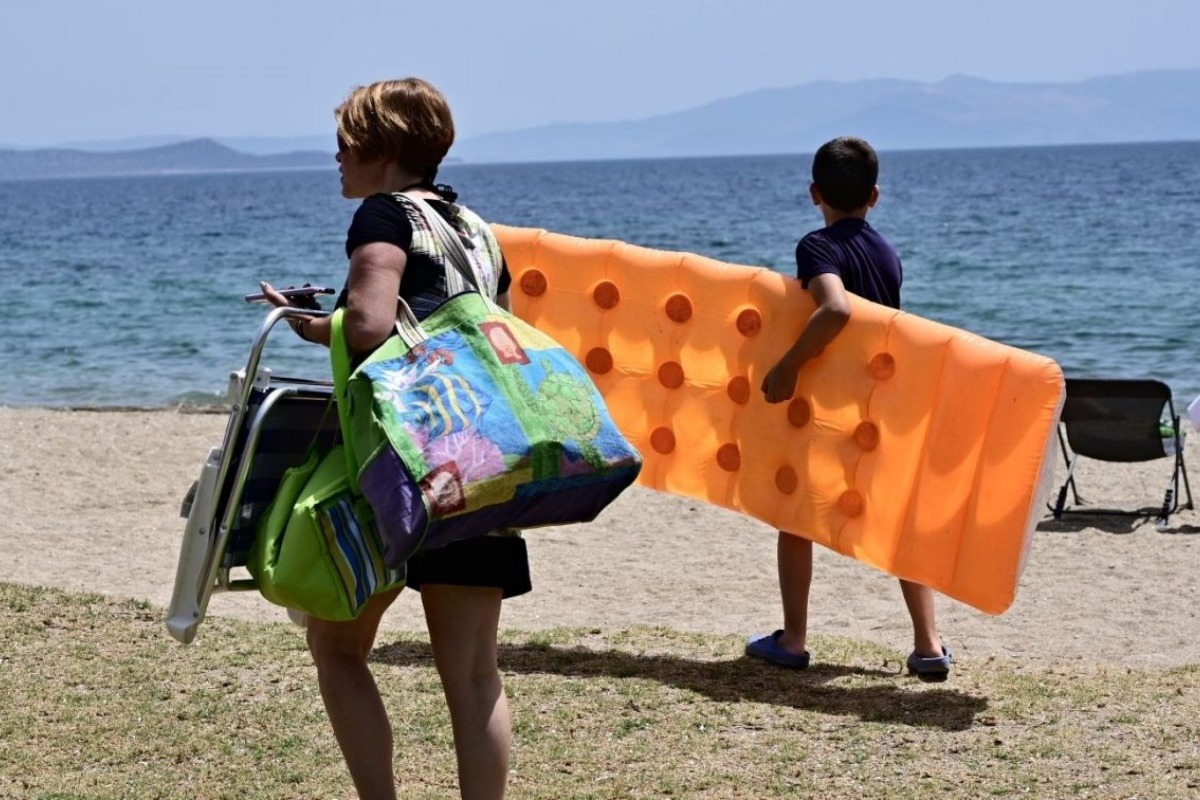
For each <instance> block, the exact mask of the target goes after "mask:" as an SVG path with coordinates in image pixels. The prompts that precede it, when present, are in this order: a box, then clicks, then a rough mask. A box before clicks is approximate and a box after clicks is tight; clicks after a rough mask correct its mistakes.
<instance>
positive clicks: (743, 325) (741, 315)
mask: <svg viewBox="0 0 1200 800" xmlns="http://www.w3.org/2000/svg"><path fill="white" fill-rule="evenodd" d="M737 330H738V333H740V334H741V335H742V336H746V337H750V336H757V335H758V332H759V331H761V330H762V314H761V313H759V310H758V309H757V308H744V309H742V310H741V311H739V312H738V315H737Z"/></svg>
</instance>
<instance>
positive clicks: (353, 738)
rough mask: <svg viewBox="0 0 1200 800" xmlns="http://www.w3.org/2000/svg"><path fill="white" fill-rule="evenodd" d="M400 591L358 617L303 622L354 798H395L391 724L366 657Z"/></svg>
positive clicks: (383, 595)
mask: <svg viewBox="0 0 1200 800" xmlns="http://www.w3.org/2000/svg"><path fill="white" fill-rule="evenodd" d="M399 593H400V590H399V589H395V590H392V591H388V592H382V593H380V594H377V595H375V596H374V597H372V598H371V599H370V600H369V601H367V605H366V608H364V609H363V611H362V613H361V614H359V616H358V618H357V619H353V620H350V621H348V622H327V621H325V620H320V619H316V618H309V619H308V620H307V624H306V628H307V635H308V650H309V652H310V653H311V654H312V658H313V662H314V663H315V664H316V665H317V683H318V684H319V685H320V687H321V699H322V700H324V701H325V713H326V714H328V715H329V722H330V724H332V725H333V734H334V736H335V737H336V738H337V742H338V745H339V746H340V747H341V749H342V756H343V757H344V758H345V759H346V766H347V767H348V768H349V769H350V777H351V778H352V779H353V780H354V787H355V788H356V789H357V790H358V796H359V797H361V798H364V800H365V798H371V800H375V798H382V799H383V800H393V798H395V797H396V782H395V778H394V776H393V772H392V726H391V723H390V722H389V721H388V716H387V709H386V708H385V707H384V705H383V698H382V697H380V695H379V687H378V686H377V685H376V683H375V676H374V675H372V674H371V669H370V667H368V666H367V658H368V657H369V656H370V654H371V648H372V647H373V646H374V643H375V633H376V631H377V630H378V629H379V621H380V620H381V619H382V618H383V612H384V611H386V610H387V608H388V606H389V605H391V604H392V601H393V600H395V599H396V595H398V594H399Z"/></svg>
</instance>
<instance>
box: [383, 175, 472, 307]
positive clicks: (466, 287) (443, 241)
mask: <svg viewBox="0 0 1200 800" xmlns="http://www.w3.org/2000/svg"><path fill="white" fill-rule="evenodd" d="M393 196H394V197H396V198H398V199H402V200H404V201H407V202H408V203H411V204H412V206H413V207H414V208H416V209H417V210H418V211H419V212H420V214H421V216H422V217H424V219H425V221H426V223H427V224H428V226H429V229H430V231H432V233H433V236H434V238H435V239H436V240H437V243H438V246H439V249H440V250H441V251H442V254H443V255H445V257H446V260H447V261H448V262H449V263H450V266H452V267H453V268H454V269H453V271H451V270H447V271H446V291H447V293H448V294H449V295H451V296H453V295H455V294H458V293H460V292H464V291H474V292H479V294H481V295H483V297H484V299H485V300H487V301H489V303H492V302H494V301H495V296H494V294H493V292H492V291H491V290H492V289H493V287H490V286H489V285H488V284H489V281H488V280H487V279H486V278H485V277H484V276H483V275H482V274H480V272H479V270H478V269H477V268H476V266H475V261H474V259H472V258H471V256H470V255H469V254H468V253H467V249H466V247H465V246H464V244H463V241H462V237H461V236H460V235H459V233H458V231H456V230H455V229H454V227H453V226H452V225H451V224H450V223H449V222H447V221H446V220H445V218H443V217H442V215H441V214H439V213H438V212H437V210H436V209H435V208H434V207H433V206H431V205H429V203H428V202H426V201H425V199H424V198H421V197H416V196H415V195H411V194H405V193H403V192H400V193H397V194H395V195H393Z"/></svg>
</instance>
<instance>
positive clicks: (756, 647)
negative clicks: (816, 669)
mask: <svg viewBox="0 0 1200 800" xmlns="http://www.w3.org/2000/svg"><path fill="white" fill-rule="evenodd" d="M780 636H783V631H782V630H778V631H775V632H774V633H766V634H763V635H762V636H755V637H754V638H753V639H751V640H750V641H748V642H746V655H748V656H752V657H754V658H761V659H762V660H763V661H770V662H771V663H772V664H774V665H775V666H777V667H786V668H788V669H808V658H809V656H808V651H807V650H805V651H804V652H803V653H801V654H800V655H796V654H795V653H789V652H788V651H787V650H784V649H783V648H782V647H781V646H780V644H779V637H780Z"/></svg>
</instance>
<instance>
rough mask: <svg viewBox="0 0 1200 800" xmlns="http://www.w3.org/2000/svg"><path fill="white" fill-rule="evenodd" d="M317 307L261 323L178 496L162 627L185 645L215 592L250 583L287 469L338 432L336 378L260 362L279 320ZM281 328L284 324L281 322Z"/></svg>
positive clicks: (283, 311) (276, 313)
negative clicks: (192, 477)
mask: <svg viewBox="0 0 1200 800" xmlns="http://www.w3.org/2000/svg"><path fill="white" fill-rule="evenodd" d="M320 313H322V312H317V311H311V310H308V309H296V308H277V309H275V310H273V311H271V312H270V313H269V314H268V315H267V318H266V319H265V320H264V321H263V323H262V324H261V326H260V327H259V330H258V333H257V334H256V336H255V337H254V341H253V343H252V344H251V347H250V355H249V358H248V359H247V361H246V366H245V368H243V369H241V370H238V371H237V372H235V373H233V375H231V376H230V386H229V400H230V404H231V409H230V412H229V419H228V421H227V422H226V424H225V436H224V439H223V440H222V442H221V446H220V447H214V448H212V450H210V451H209V454H208V458H207V459H206V460H205V462H204V464H203V466H202V467H201V470H200V478H199V479H198V480H197V481H196V482H195V483H194V484H193V485H192V488H191V489H190V490H189V491H188V493H187V496H186V497H185V498H184V500H183V507H182V509H181V514H182V516H183V517H184V518H186V519H187V523H186V525H185V527H184V533H183V541H182V544H181V546H180V551H179V564H178V566H177V567H176V570H175V588H174V592H173V593H172V596H171V605H170V606H169V607H168V609H167V620H166V623H167V630H168V631H170V633H171V636H173V637H174V638H175V639H176V640H178V641H180V642H182V643H183V644H188V643H190V642H191V641H192V640H193V639H194V638H195V636H196V629H197V628H198V627H199V625H200V623H201V622H202V621H203V619H204V616H205V614H206V613H207V610H208V603H209V600H210V598H211V596H212V594H213V592H214V591H236V590H246V589H253V588H255V584H254V581H253V580H252V579H250V578H249V577H248V575H247V577H236V576H238V575H241V574H242V573H244V572H245V570H244V568H245V565H246V560H247V557H248V555H249V552H250V548H251V547H252V546H253V544H254V536H255V531H256V529H257V527H258V521H259V519H260V518H261V517H262V515H263V514H264V513H265V512H266V510H267V508H268V506H269V505H270V503H271V500H272V499H273V498H274V496H275V492H276V490H277V489H278V487H279V482H280V480H281V479H282V478H283V474H284V472H286V471H287V470H288V469H289V468H290V467H293V466H296V465H297V464H300V463H301V462H303V461H304V459H305V457H306V455H307V454H308V450H309V448H310V447H311V446H312V444H313V443H314V442H319V443H320V444H322V445H323V446H331V445H332V443H333V442H334V441H335V440H336V439H337V437H338V436H340V429H339V426H338V416H337V410H336V407H335V406H334V402H333V383H332V382H331V381H329V380H325V379H314V380H309V379H305V378H288V377H281V376H277V375H274V374H272V372H271V370H269V369H266V368H264V367H260V365H259V362H260V359H261V357H262V353H263V348H264V347H265V345H266V342H267V337H268V335H269V334H270V333H271V331H272V330H275V329H276V327H275V326H276V323H277V322H279V321H280V320H282V319H285V318H287V317H290V316H295V315H299V314H305V315H315V314H320ZM280 327H282V328H284V329H286V326H280Z"/></svg>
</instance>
